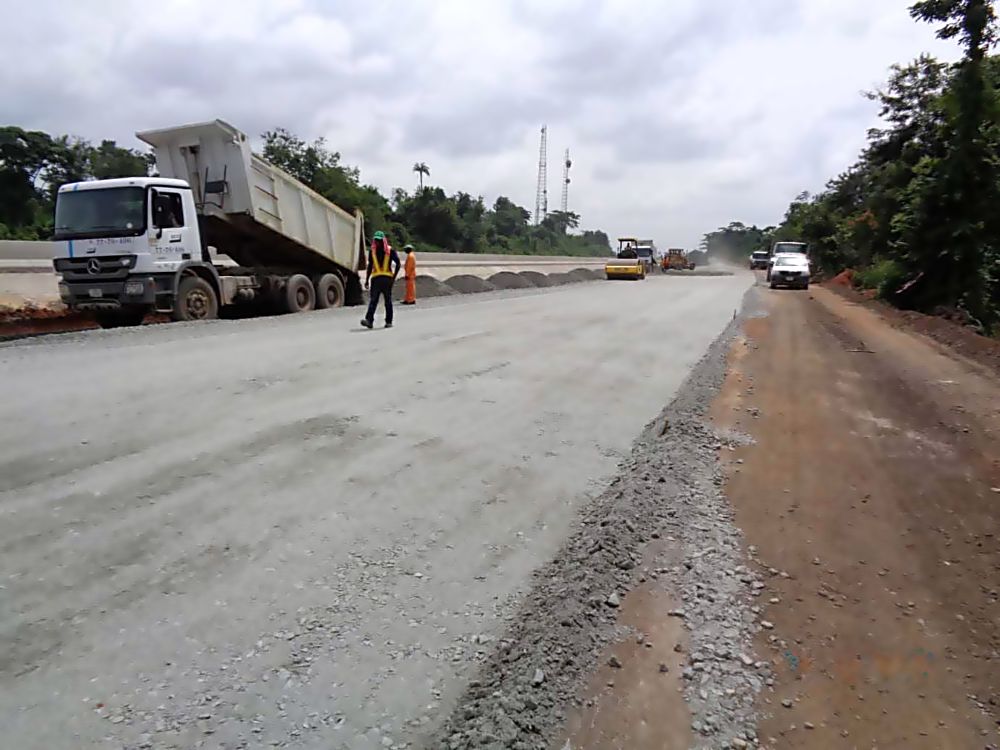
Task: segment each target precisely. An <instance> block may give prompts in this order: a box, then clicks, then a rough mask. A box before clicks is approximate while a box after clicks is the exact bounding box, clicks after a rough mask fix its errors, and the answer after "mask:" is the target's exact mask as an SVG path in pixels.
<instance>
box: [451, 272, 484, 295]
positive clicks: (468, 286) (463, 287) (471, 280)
mask: <svg viewBox="0 0 1000 750" xmlns="http://www.w3.org/2000/svg"><path fill="white" fill-rule="evenodd" d="M444 283H445V284H447V285H448V286H450V287H451V288H452V289H454V290H455V291H456V292H459V293H461V294H476V293H477V292H492V291H494V290H495V289H496V287H495V286H493V285H492V284H491V283H490V282H488V281H486V280H485V279H481V278H479V277H478V276H473V275H472V274H467V273H463V274H459V275H458V276H452V277H451V278H450V279H448V280H447V281H445V282H444Z"/></svg>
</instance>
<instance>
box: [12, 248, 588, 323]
mask: <svg viewBox="0 0 1000 750" xmlns="http://www.w3.org/2000/svg"><path fill="white" fill-rule="evenodd" d="M54 252H55V243H53V242H21V241H16V240H0V308H14V309H20V308H22V307H28V306H32V307H41V308H47V307H53V306H58V305H59V304H60V303H59V292H58V290H57V288H56V275H55V274H54V273H53V271H52V256H53V254H54ZM217 261H218V262H220V263H222V264H226V263H231V262H232V261H230V260H229V258H227V257H226V256H224V255H220V256H218V257H217ZM604 261H605V259H604V258H583V257H581V258H578V257H573V256H564V255H561V256H546V255H502V254H496V253H484V254H481V255H480V254H476V253H417V271H418V272H419V273H420V274H423V275H426V276H431V277H433V278H435V279H438V280H439V281H445V280H446V279H449V278H451V277H452V276H465V275H467V276H478V277H480V278H482V279H488V278H489V277H490V276H493V275H494V274H497V273H501V272H504V271H513V272H518V271H539V272H541V273H568V272H570V271H572V270H574V269H577V268H594V269H597V268H603V267H604Z"/></svg>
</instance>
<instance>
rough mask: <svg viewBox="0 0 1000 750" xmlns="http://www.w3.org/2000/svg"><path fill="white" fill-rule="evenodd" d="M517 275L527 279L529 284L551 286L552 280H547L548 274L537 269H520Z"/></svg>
mask: <svg viewBox="0 0 1000 750" xmlns="http://www.w3.org/2000/svg"><path fill="white" fill-rule="evenodd" d="M518 276H520V277H521V278H522V279H524V280H525V281H527V282H528V285H529V286H537V287H547V286H552V282H551V281H550V280H549V275H548V274H544V273H541V272H539V271H521V272H519V273H518Z"/></svg>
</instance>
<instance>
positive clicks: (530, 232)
mask: <svg viewBox="0 0 1000 750" xmlns="http://www.w3.org/2000/svg"><path fill="white" fill-rule="evenodd" d="M263 156H264V158H265V159H267V161H269V162H271V163H272V164H274V165H276V166H278V167H281V168H282V169H284V170H285V171H286V172H288V173H289V174H291V175H293V176H294V177H297V178H298V179H300V180H302V182H304V183H305V184H307V185H309V186H310V187H311V188H313V189H314V190H315V191H316V192H318V193H320V194H321V195H323V196H324V197H326V198H328V199H330V200H331V201H333V202H334V203H336V204H337V205H339V206H343V207H345V208H355V207H356V208H360V209H361V210H362V211H363V212H364V215H365V220H366V224H367V233H368V234H369V236H370V235H371V234H372V232H373V231H374V230H376V229H381V230H383V231H384V232H386V233H387V234H388V235H389V238H390V240H391V241H392V242H393V243H394V244H395V245H396V246H397V247H400V246H402V245H403V244H404V243H407V242H412V243H413V244H414V245H415V246H416V247H417V249H418V250H419V249H425V250H445V251H449V252H456V253H486V252H489V253H519V254H528V255H606V254H608V252H609V251H610V245H609V242H608V236H607V235H606V234H605V233H604V232H600V231H584V232H582V233H579V234H570V230H574V229H577V227H578V226H579V222H580V217H579V216H578V215H577V214H575V213H572V212H566V213H563V212H561V211H553V212H552V213H550V214H549V215H548V216H547V217H545V219H544V220H543V221H542V222H541V223H540V224H539V225H537V226H535V225H532V224H531V213H530V212H529V211H528V210H527V209H525V208H522V207H521V206H519V205H517V204H516V203H514V202H513V201H512V200H510V199H509V198H507V197H505V196H500V197H498V198H497V199H496V200H495V201H494V202H493V205H492V206H491V207H487V205H486V204H485V203H484V202H483V199H482V197H481V196H472V195H470V194H469V193H464V192H458V193H455V194H454V195H447V194H446V193H445V192H444V190H442V189H441V188H439V187H431V186H424V185H423V184H422V183H423V178H424V177H429V176H430V169H429V168H428V167H427V165H426V164H424V163H423V162H418V163H416V164H414V165H413V171H414V172H415V173H417V175H418V177H419V179H420V181H421V186H420V187H419V188H417V189H416V190H414V191H413V192H412V193H409V192H407V191H406V190H404V189H403V188H396V189H395V190H393V191H392V195H391V196H390V197H388V198H387V197H385V196H383V195H382V194H381V193H380V192H379V190H378V189H377V188H375V187H373V186H371V185H364V184H362V182H361V176H360V173H359V171H358V170H357V169H356V168H354V167H349V166H346V165H344V164H342V163H341V157H340V154H339V153H338V152H336V151H331V150H330V149H329V148H328V147H327V145H326V143H325V142H324V141H323V139H319V140H316V141H314V142H313V143H306V142H305V141H303V140H302V139H300V138H298V137H296V136H295V135H292V134H291V133H289V132H288V131H287V130H283V129H281V128H278V129H276V130H272V131H269V132H267V133H264V151H263Z"/></svg>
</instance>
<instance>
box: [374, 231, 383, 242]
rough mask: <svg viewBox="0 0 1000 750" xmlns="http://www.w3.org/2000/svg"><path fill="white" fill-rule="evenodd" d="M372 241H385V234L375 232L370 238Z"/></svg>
mask: <svg viewBox="0 0 1000 750" xmlns="http://www.w3.org/2000/svg"><path fill="white" fill-rule="evenodd" d="M372 239H373V240H384V239H385V232H381V231H379V232H375V236H374V237H372Z"/></svg>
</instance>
